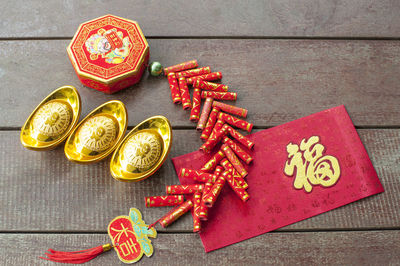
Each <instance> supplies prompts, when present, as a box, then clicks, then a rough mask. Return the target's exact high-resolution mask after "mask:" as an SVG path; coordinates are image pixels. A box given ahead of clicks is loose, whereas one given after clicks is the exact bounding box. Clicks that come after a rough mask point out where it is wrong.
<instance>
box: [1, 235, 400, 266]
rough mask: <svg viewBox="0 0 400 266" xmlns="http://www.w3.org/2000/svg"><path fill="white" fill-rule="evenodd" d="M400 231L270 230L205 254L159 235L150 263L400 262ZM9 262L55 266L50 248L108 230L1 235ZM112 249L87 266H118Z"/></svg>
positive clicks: (100, 240) (194, 243) (191, 239)
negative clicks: (46, 256)
mask: <svg viewBox="0 0 400 266" xmlns="http://www.w3.org/2000/svg"><path fill="white" fill-rule="evenodd" d="M399 237H400V231H398V230H394V231H367V232H307V233H306V232H304V233H271V234H265V235H262V236H259V237H256V238H252V239H249V240H246V241H244V242H241V243H237V244H234V245H232V246H229V247H225V248H223V249H219V250H216V251H213V252H210V253H207V254H206V253H204V250H203V247H202V245H201V241H200V239H199V237H198V236H197V235H194V234H159V235H158V237H157V239H154V240H152V243H153V247H154V250H155V251H154V254H153V256H152V257H151V258H147V257H145V256H144V257H143V258H142V260H141V262H142V263H146V265H172V261H171V259H173V260H175V261H177V262H179V264H180V265H261V264H262V265H366V264H368V265H398V263H399V261H400V242H399V241H398V239H399ZM0 240H1V242H2V243H3V245H2V248H1V249H0V259H1V261H2V263H5V264H6V265H33V264H34V265H54V263H52V262H46V261H43V260H40V259H39V258H38V257H39V256H42V255H43V254H44V252H45V251H46V250H47V249H48V248H53V249H55V250H71V251H73V250H77V249H84V248H91V247H95V246H97V245H100V244H104V243H109V242H110V239H109V237H108V236H107V235H106V234H68V235H58V234H55V235H54V234H49V235H48V234H28V235H25V234H0ZM117 263H118V257H117V254H116V253H115V252H114V251H109V252H107V253H105V254H102V255H100V256H99V257H97V258H95V259H94V260H92V261H90V262H89V263H87V264H85V265H116V264H117Z"/></svg>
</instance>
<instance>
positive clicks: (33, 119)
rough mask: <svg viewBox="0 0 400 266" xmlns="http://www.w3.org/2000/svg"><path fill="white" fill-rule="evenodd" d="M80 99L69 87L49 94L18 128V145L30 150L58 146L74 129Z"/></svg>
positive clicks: (79, 111)
mask: <svg viewBox="0 0 400 266" xmlns="http://www.w3.org/2000/svg"><path fill="white" fill-rule="evenodd" d="M80 113H81V99H80V96H79V93H78V91H77V90H76V89H75V87H73V86H62V87H60V88H58V89H56V90H55V91H53V92H52V93H50V94H49V95H48V96H47V97H46V98H45V99H44V100H43V101H42V102H41V103H40V104H39V105H38V106H37V107H36V108H35V110H34V111H33V112H32V114H31V115H30V116H29V118H28V119H27V120H26V122H25V124H24V126H23V127H22V129H21V135H20V139H21V143H22V145H24V147H26V148H28V149H31V150H49V149H52V148H55V147H56V146H57V145H59V144H60V143H62V142H63V141H64V140H65V139H66V138H67V137H68V135H69V134H70V133H71V131H72V130H73V128H74V127H75V126H76V124H77V123H78V120H79V116H80Z"/></svg>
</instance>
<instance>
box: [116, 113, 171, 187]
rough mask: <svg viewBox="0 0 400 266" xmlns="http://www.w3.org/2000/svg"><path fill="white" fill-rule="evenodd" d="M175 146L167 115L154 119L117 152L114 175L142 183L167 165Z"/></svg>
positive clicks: (120, 178)
mask: <svg viewBox="0 0 400 266" xmlns="http://www.w3.org/2000/svg"><path fill="white" fill-rule="evenodd" d="M171 145H172V127H171V124H170V122H169V121H168V119H167V118H166V117H164V116H153V117H150V118H148V119H146V120H145V121H143V122H141V123H140V124H139V125H137V126H136V127H135V128H134V129H132V130H131V131H130V132H129V134H128V135H126V137H125V138H124V140H123V141H122V142H121V143H120V144H119V145H118V147H117V148H116V149H115V151H114V153H113V156H112V158H111V163H110V171H111V174H112V176H113V177H114V178H115V179H117V180H120V181H128V182H129V181H135V182H137V181H141V180H144V179H146V178H148V177H150V176H151V175H153V174H154V173H155V172H156V171H157V170H158V169H159V168H160V167H161V166H162V164H163V163H164V162H165V160H166V158H167V156H168V154H169V152H170V150H171Z"/></svg>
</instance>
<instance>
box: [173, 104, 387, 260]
mask: <svg viewBox="0 0 400 266" xmlns="http://www.w3.org/2000/svg"><path fill="white" fill-rule="evenodd" d="M248 137H249V138H250V139H251V140H252V141H254V142H255V146H254V150H253V151H251V152H249V153H250V154H251V156H252V157H253V158H254V161H253V163H252V164H251V165H249V166H248V167H247V165H246V166H245V167H246V169H247V170H248V173H249V174H248V176H247V177H246V181H247V183H248V184H249V188H248V189H247V191H248V193H249V194H250V199H249V200H248V201H247V202H245V203H244V202H242V201H241V200H240V199H239V198H238V197H237V196H236V194H235V193H234V192H233V191H232V190H231V188H230V187H229V185H227V184H225V186H224V188H223V190H222V192H221V194H220V196H219V198H218V200H217V202H216V204H215V205H214V207H213V208H212V209H210V210H209V219H208V221H207V222H203V223H202V231H201V233H200V237H201V240H202V242H203V245H204V248H205V251H206V252H209V251H212V250H215V249H218V248H222V247H224V246H228V245H231V244H233V243H237V242H239V241H243V240H245V239H248V238H251V237H254V236H257V235H260V234H263V233H266V232H269V231H272V230H275V229H278V228H280V227H284V226H286V225H289V224H292V223H295V222H298V221H301V220H304V219H307V218H309V217H312V216H315V215H318V214H321V213H324V212H327V211H329V210H332V209H335V208H338V207H340V206H343V205H346V204H349V203H351V202H353V201H356V200H359V199H362V198H365V197H368V196H371V195H374V194H377V193H380V192H383V191H384V190H383V187H382V185H381V183H380V182H379V179H378V176H377V174H376V172H375V169H374V167H373V166H372V163H371V161H370V159H369V157H368V154H367V152H366V150H365V148H364V146H363V144H362V143H361V140H360V138H359V136H358V134H357V132H356V130H355V128H354V126H353V123H352V122H351V120H350V117H349V115H348V114H347V112H346V110H345V108H344V106H339V107H335V108H332V109H328V110H325V111H322V112H319V113H316V114H313V115H310V116H307V117H304V118H300V119H298V120H295V121H292V122H289V123H286V124H283V125H280V126H277V127H274V128H271V129H266V130H262V131H260V132H257V133H254V134H251V135H248ZM216 150H217V149H216ZM216 150H215V151H216ZM212 154H213V152H212V153H211V154H210V155H205V154H203V153H202V152H200V151H196V152H192V153H189V154H186V155H182V156H179V157H176V158H173V159H172V161H173V163H174V166H175V170H176V171H177V173H179V171H180V169H181V168H182V167H185V168H192V169H200V168H201V167H202V165H203V164H204V163H205V162H207V161H208V160H209V158H210V157H211V155H212ZM180 181H181V183H182V184H190V183H193V182H192V181H190V180H186V179H184V178H180Z"/></svg>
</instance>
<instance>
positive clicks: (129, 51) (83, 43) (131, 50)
mask: <svg viewBox="0 0 400 266" xmlns="http://www.w3.org/2000/svg"><path fill="white" fill-rule="evenodd" d="M67 52H68V56H69V59H70V60H71V63H72V65H73V67H74V69H75V72H76V74H77V75H78V77H79V79H80V81H81V82H82V84H83V85H85V86H87V87H91V88H93V89H96V90H99V91H102V92H104V93H114V92H116V91H119V90H122V89H124V88H126V87H129V86H132V85H133V84H135V83H137V82H139V80H140V78H141V77H142V74H143V72H144V70H145V68H146V65H147V63H148V60H149V55H150V52H149V45H148V44H147V41H146V38H145V37H144V35H143V33H142V31H141V29H140V27H139V24H138V23H137V22H135V21H132V20H128V19H124V18H120V17H117V16H113V15H106V16H103V17H100V18H96V19H93V20H90V21H87V22H85V23H82V24H81V25H80V26H79V28H78V31H77V32H76V34H75V36H74V38H73V39H72V41H71V43H70V45H69V46H68V48H67Z"/></svg>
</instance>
